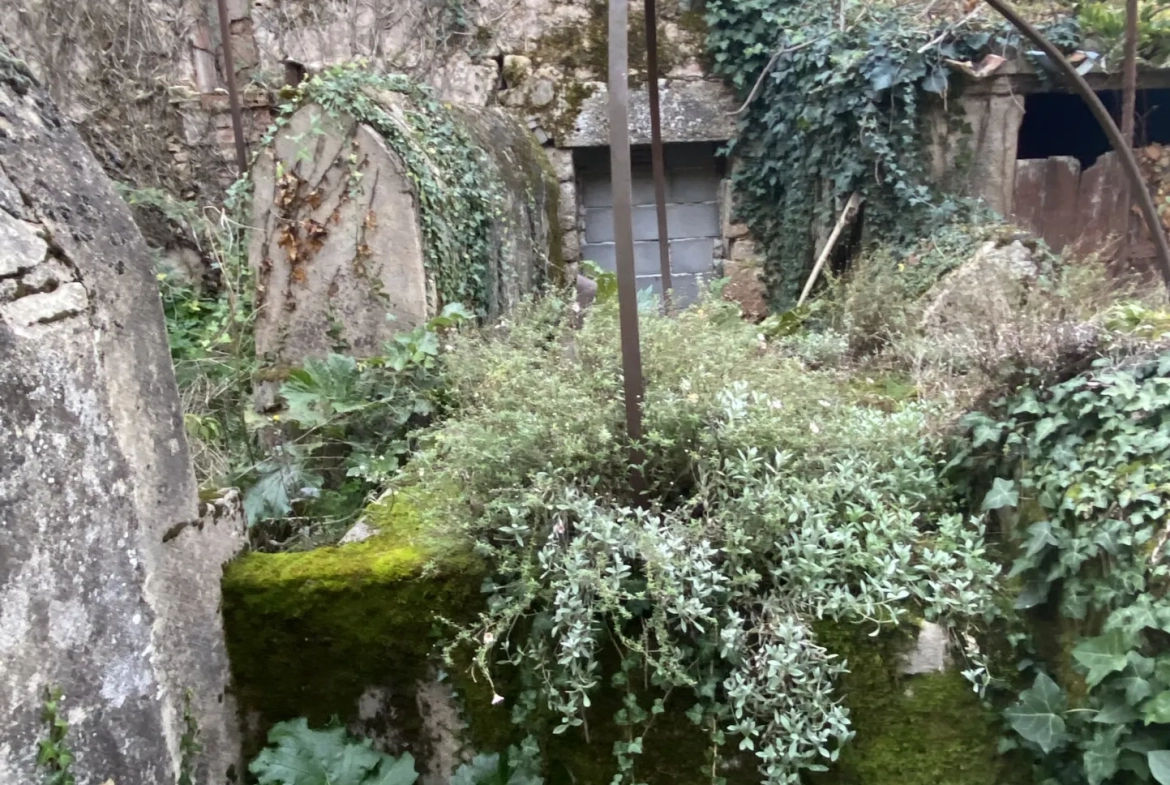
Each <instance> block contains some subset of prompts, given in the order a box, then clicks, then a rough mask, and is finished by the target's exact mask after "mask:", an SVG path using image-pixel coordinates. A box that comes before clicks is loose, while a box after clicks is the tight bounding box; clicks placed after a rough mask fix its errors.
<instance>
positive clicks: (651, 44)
mask: <svg viewBox="0 0 1170 785" xmlns="http://www.w3.org/2000/svg"><path fill="white" fill-rule="evenodd" d="M645 8H646V81H647V86H648V88H649V94H650V162H651V166H652V167H653V169H654V206H655V208H656V209H657V212H658V264H659V270H660V271H661V274H662V308H663V310H664V311H666V313H670V290H671V289H672V288H673V284H672V283H671V280H670V233H669V232H668V231H667V227H666V163H665V161H664V159H663V154H662V111H661V108H660V105H659V101H658V10H657V8H655V0H645Z"/></svg>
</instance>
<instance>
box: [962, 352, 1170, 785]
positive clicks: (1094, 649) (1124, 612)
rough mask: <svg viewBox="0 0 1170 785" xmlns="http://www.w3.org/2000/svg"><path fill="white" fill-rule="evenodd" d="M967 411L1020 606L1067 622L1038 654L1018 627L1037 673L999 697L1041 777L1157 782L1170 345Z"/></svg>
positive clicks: (976, 461)
mask: <svg viewBox="0 0 1170 785" xmlns="http://www.w3.org/2000/svg"><path fill="white" fill-rule="evenodd" d="M967 426H968V428H969V431H968V434H969V451H968V453H967V454H966V455H965V456H963V457H961V458H960V459H958V460H959V462H961V463H962V464H963V465H964V466H966V467H967V469H968V470H974V471H975V476H982V477H988V476H990V477H993V478H994V480H993V482H994V485H993V487H992V489H991V491H990V492H988V494H987V496H988V498H989V499H991V500H992V502H991V503H985V506H988V507H991V506H994V507H995V508H996V509H998V510H1000V511H1001V512H1007V513H1013V511H1014V516H1015V517H1016V521H1015V522H1014V523H1013V525H1012V526H1011V527H1010V528H1009V529H1008V534H1009V535H1010V537H1011V539H1012V540H1013V542H1014V544H1015V547H1016V555H1015V560H1014V563H1013V566H1012V570H1011V577H1013V578H1017V579H1018V580H1019V582H1020V583H1019V586H1020V590H1019V595H1018V599H1017V601H1016V606H1017V608H1020V609H1022V610H1026V609H1030V608H1035V609H1037V612H1038V613H1042V614H1055V616H1056V617H1057V618H1058V619H1060V622H1059V624H1060V626H1061V628H1062V629H1064V630H1067V631H1068V633H1065V634H1064V635H1065V636H1066V638H1068V637H1071V641H1070V649H1069V650H1068V651H1067V652H1062V653H1060V654H1058V655H1055V656H1053V655H1049V656H1047V657H1044V656H1041V654H1042V653H1043V646H1042V643H1041V642H1036V643H1035V644H1034V645H1033V644H1032V642H1030V641H1028V640H1026V639H1025V640H1023V641H1021V645H1023V646H1024V647H1025V648H1024V651H1025V653H1028V654H1029V656H1028V657H1027V658H1026V659H1025V660H1024V661H1023V662H1022V663H1021V667H1022V668H1033V669H1037V670H1038V673H1037V675H1036V677H1035V682H1034V684H1033V686H1032V687H1031V688H1030V689H1028V690H1025V691H1024V692H1023V693H1022V694H1021V695H1020V699H1019V702H1018V703H1017V704H1016V705H1015V706H1013V707H1012V708H1011V709H1009V710H1008V712H1007V715H1006V716H1007V719H1008V721H1009V723H1010V725H1011V727H1012V728H1013V729H1014V730H1015V731H1016V733H1017V734H1018V735H1019V737H1020V739H1022V743H1023V745H1024V746H1025V748H1026V749H1029V750H1031V751H1033V752H1034V753H1035V755H1036V760H1037V763H1038V766H1039V771H1040V772H1041V776H1043V777H1046V778H1049V781H1052V782H1057V783H1061V784H1062V785H1080V784H1081V783H1086V782H1087V783H1089V785H1099V783H1103V782H1110V783H1118V784H1121V783H1125V784H1126V785H1129V783H1145V782H1150V781H1152V780H1153V781H1157V782H1164V777H1165V774H1166V772H1165V768H1164V766H1165V761H1166V759H1167V756H1170V752H1168V751H1167V750H1170V650H1168V649H1167V645H1166V642H1167V640H1168V639H1167V638H1166V635H1167V633H1170V600H1167V599H1166V597H1165V590H1166V587H1167V579H1168V577H1170V567H1168V566H1167V564H1165V563H1164V559H1165V555H1166V554H1165V551H1166V545H1167V540H1168V538H1170V522H1168V521H1167V518H1166V512H1167V508H1166V505H1165V502H1164V500H1165V495H1166V493H1167V492H1168V491H1170V355H1162V356H1159V357H1154V358H1135V359H1130V360H1112V359H1108V358H1106V359H1101V360H1097V361H1096V363H1095V365H1094V369H1093V370H1092V371H1091V372H1088V373H1085V374H1082V375H1080V376H1076V377H1074V378H1072V379H1070V380H1068V381H1064V382H1061V383H1059V384H1054V385H1051V386H1047V387H1045V386H1041V387H1039V388H1030V387H1025V388H1023V389H1022V390H1020V391H1019V392H1018V393H1017V394H1016V395H1014V396H1012V397H1011V398H1007V399H1001V400H999V401H997V402H996V404H995V407H994V410H993V412H992V413H991V414H975V415H972V416H970V417H968V419H967ZM1042 609H1046V610H1042ZM1028 646H1031V649H1029V648H1028ZM1029 652H1031V653H1029ZM1073 668H1075V670H1076V672H1077V673H1078V674H1079V676H1073V675H1072V673H1071V672H1070V671H1071V669H1073ZM1045 670H1051V671H1053V672H1054V673H1057V674H1064V676H1063V677H1062V678H1061V681H1062V682H1063V684H1058V683H1057V681H1056V680H1054V679H1053V678H1051V677H1050V676H1049V675H1047V673H1046V672H1045Z"/></svg>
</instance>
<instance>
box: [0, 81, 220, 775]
mask: <svg viewBox="0 0 1170 785" xmlns="http://www.w3.org/2000/svg"><path fill="white" fill-rule="evenodd" d="M0 183H3V184H4V187H5V189H6V190H14V191H15V192H16V193H17V194H18V195H19V203H17V204H13V203H12V201H11V200H4V201H3V202H0V399H2V400H3V401H4V404H3V406H2V407H0V717H3V718H4V721H3V722H2V723H0V783H4V784H5V785H8V784H9V783H11V785H24V783H35V782H39V781H41V779H42V776H43V772H40V771H38V770H37V768H36V764H35V759H36V749H37V740H38V739H39V738H42V737H43V736H44V735H45V733H46V728H45V726H44V724H43V721H42V718H41V708H42V701H43V696H44V691H45V690H46V689H47V688H49V687H52V686H56V687H59V688H60V689H61V690H62V691H63V692H64V695H65V699H64V705H63V709H64V712H65V715H66V717H67V718H68V721H69V723H70V729H69V732H68V735H67V737H66V742H65V743H66V745H67V746H68V747H69V748H70V749H71V750H72V751H73V752H74V753H75V754H76V758H77V762H76V765H75V767H74V773H75V775H77V780H78V782H80V783H85V784H86V785H89V784H90V783H101V782H105V781H107V780H108V779H109V780H113V781H114V782H116V783H117V784H118V785H160V784H162V783H173V782H175V781H176V778H177V773H178V769H179V767H180V760H181V758H182V745H181V741H180V740H181V737H182V734H183V731H184V728H185V722H184V711H185V706H186V699H185V693H186V692H187V690H190V691H191V695H192V699H191V703H190V716H191V718H192V719H193V720H194V721H195V723H196V724H197V725H198V728H199V732H200V734H201V741H202V744H203V746H204V753H203V754H202V756H201V757H199V758H198V759H196V760H193V761H190V763H191V765H192V766H194V768H195V771H194V773H195V775H196V778H197V779H196V781H197V782H200V783H215V785H220V783H224V782H226V781H227V774H228V769H229V768H230V767H232V766H234V765H237V762H236V756H237V754H238V749H239V744H238V734H237V731H236V728H235V719H234V709H233V706H232V702H231V700H230V697H229V696H227V695H225V688H226V684H227V676H228V670H227V658H226V654H225V650H224V644H223V634H222V625H221V623H220V619H219V610H218V605H219V576H220V567H221V566H222V564H223V562H224V561H225V560H226V559H228V558H230V557H231V555H232V554H234V553H235V552H236V550H238V547H239V545H240V542H241V536H240V534H241V530H240V528H239V519H238V517H233V516H231V515H226V514H224V511H223V510H221V511H220V513H219V514H210V515H208V516H207V517H201V516H200V514H199V510H198V501H197V495H196V488H195V480H194V476H193V473H192V469H191V462H190V458H189V456H188V451H187V444H186V441H185V438H184V434H183V427H182V413H181V411H180V408H179V402H178V395H177V391H176V388H175V381H174V375H173V372H172V369H171V362H170V352H169V349H168V347H167V341H166V335H165V332H164V329H163V320H162V308H161V305H160V302H159V298H158V292H157V289H156V284H155V280H154V274H153V270H152V269H151V260H150V256H149V254H148V252H147V249H146V246H145V244H144V243H143V241H142V238H141V236H140V235H139V233H138V230H137V229H136V228H135V226H134V223H133V221H132V219H131V216H130V213H129V211H128V209H127V208H126V206H125V205H124V204H123V203H122V202H121V201H120V200H119V199H118V197H117V196H116V195H115V193H114V191H113V189H112V187H111V185H110V183H109V181H108V180H107V179H106V177H105V175H104V174H103V172H102V170H101V169H100V168H99V166H98V165H97V163H96V162H95V160H94V158H93V156H92V155H91V154H90V152H89V150H88V149H86V147H85V145H84V144H83V142H82V141H81V138H80V137H79V135H78V134H77V132H76V131H75V130H74V129H73V127H72V126H71V125H70V124H69V123H68V122H67V121H66V120H65V119H64V118H63V117H62V116H61V114H60V113H59V112H58V111H57V109H56V108H55V107H54V106H53V105H52V103H51V102H50V101H49V100H48V98H47V97H46V96H45V94H44V93H43V92H42V91H41V90H40V89H39V88H37V87H36V86H35V85H32V84H30V82H29V81H28V80H27V78H26V77H25V76H24V75H22V74H21V73H20V71H19V69H18V67H17V66H15V65H14V64H13V63H12V62H10V61H4V60H2V59H0Z"/></svg>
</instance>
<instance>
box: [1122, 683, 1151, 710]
mask: <svg viewBox="0 0 1170 785" xmlns="http://www.w3.org/2000/svg"><path fill="white" fill-rule="evenodd" d="M1117 684H1118V686H1120V687H1124V689H1125V701H1126V703H1128V704H1129V705H1130V706H1136V705H1138V704H1139V703H1141V702H1142V701H1143V700H1145V699H1146V698H1148V697H1150V696H1151V695H1152V694H1153V693H1154V690H1153V688H1152V687H1150V683H1149V682H1148V681H1146V680H1145V679H1143V678H1142V677H1140V676H1127V677H1125V678H1123V679H1118V680H1117Z"/></svg>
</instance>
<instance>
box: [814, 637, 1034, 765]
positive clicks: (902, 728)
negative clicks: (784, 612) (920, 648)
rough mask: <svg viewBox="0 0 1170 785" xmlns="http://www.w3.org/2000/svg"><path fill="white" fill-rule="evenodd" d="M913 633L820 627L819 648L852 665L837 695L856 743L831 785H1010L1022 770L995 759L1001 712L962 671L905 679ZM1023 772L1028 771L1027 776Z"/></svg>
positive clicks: (843, 756)
mask: <svg viewBox="0 0 1170 785" xmlns="http://www.w3.org/2000/svg"><path fill="white" fill-rule="evenodd" d="M913 632H914V629H913V627H909V628H904V629H900V630H893V631H886V632H883V633H882V634H880V635H878V636H875V637H870V636H869V635H868V634H867V630H866V629H865V628H863V627H861V626H858V625H852V624H840V623H836V624H834V623H822V624H820V625H818V628H817V636H818V639H819V641H820V643H821V644H822V645H824V646H826V647H827V648H828V649H829V650H830V651H832V652H833V653H834V654H837V655H838V656H840V657H843V658H844V659H845V660H846V662H847V663H848V668H849V673H848V674H846V675H845V676H844V677H842V679H841V682H840V686H839V688H838V695H840V696H841V697H842V698H843V699H844V701H845V705H846V706H847V707H848V708H849V717H850V720H851V722H852V724H853V729H854V731H855V732H856V736H855V737H854V738H853V740H852V741H851V742H850V743H849V744H847V745H845V747H844V748H842V750H841V757H840V760H839V761H838V763H837V765H836V766H834V767H833V769H832V771H831V772H829V773H828V774H827V775H824V776H823V777H819V778H817V780H816V781H817V782H818V783H832V784H833V785H1008V784H1009V783H1013V782H1022V781H1023V780H1021V779H1020V774H1019V771H1020V769H1019V768H1018V767H1015V766H1013V765H1012V764H1011V763H1010V762H1009V761H1007V760H1006V759H1004V758H1003V757H1002V756H1000V755H999V753H998V749H997V748H998V744H999V738H1000V736H1001V735H1002V725H1001V722H1000V718H999V715H998V712H996V711H994V710H991V709H989V708H987V707H986V706H984V705H983V703H982V702H981V701H980V699H979V697H978V695H976V694H975V692H974V691H973V690H972V688H971V685H970V683H969V682H967V680H966V679H965V678H963V676H962V674H961V673H959V672H958V671H957V670H954V669H951V670H946V671H940V672H937V673H926V674H916V675H913V676H907V675H903V674H902V673H901V662H902V657H903V654H904V652H906V651H907V650H908V649H909V648H910V647H911V646H913V645H914V640H915V638H914V636H913ZM1024 771H1025V772H1026V769H1025V770H1024Z"/></svg>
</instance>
